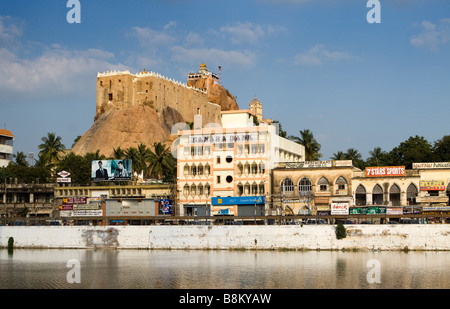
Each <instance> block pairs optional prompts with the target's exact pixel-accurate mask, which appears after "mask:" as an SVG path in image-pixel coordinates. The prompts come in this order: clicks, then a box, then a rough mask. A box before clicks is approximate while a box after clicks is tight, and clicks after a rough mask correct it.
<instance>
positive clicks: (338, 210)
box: [331, 202, 349, 215]
mask: <svg viewBox="0 0 450 309" xmlns="http://www.w3.org/2000/svg"><path fill="white" fill-rule="evenodd" d="M348 213H349V203H334V202H333V203H331V214H332V215H348Z"/></svg>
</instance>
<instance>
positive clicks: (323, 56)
mask: <svg viewBox="0 0 450 309" xmlns="http://www.w3.org/2000/svg"><path fill="white" fill-rule="evenodd" d="M353 58H354V57H353V56H352V55H350V54H349V53H347V52H339V51H329V50H326V49H325V47H324V46H323V45H322V44H316V45H314V46H313V47H311V48H310V49H309V50H307V51H306V52H303V53H298V54H296V55H295V58H294V63H295V64H296V65H304V66H319V65H323V64H324V63H328V62H338V61H343V60H350V59H353Z"/></svg>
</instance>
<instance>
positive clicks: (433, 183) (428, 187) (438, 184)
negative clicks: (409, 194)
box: [420, 180, 445, 191]
mask: <svg viewBox="0 0 450 309" xmlns="http://www.w3.org/2000/svg"><path fill="white" fill-rule="evenodd" d="M420 190H421V191H444V190H445V181H444V180H426V181H421V182H420Z"/></svg>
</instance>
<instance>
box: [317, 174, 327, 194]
mask: <svg viewBox="0 0 450 309" xmlns="http://www.w3.org/2000/svg"><path fill="white" fill-rule="evenodd" d="M317 184H318V185H319V190H320V191H328V190H329V186H330V183H329V182H328V179H326V178H325V177H322V178H320V179H319V181H318V182H317Z"/></svg>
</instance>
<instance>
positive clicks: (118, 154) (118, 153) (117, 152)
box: [113, 146, 125, 160]
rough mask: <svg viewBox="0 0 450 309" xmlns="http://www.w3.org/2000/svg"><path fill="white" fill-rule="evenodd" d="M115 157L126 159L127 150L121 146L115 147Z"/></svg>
mask: <svg viewBox="0 0 450 309" xmlns="http://www.w3.org/2000/svg"><path fill="white" fill-rule="evenodd" d="M113 159H117V160H122V159H125V151H124V150H123V149H122V148H120V146H119V147H117V148H113Z"/></svg>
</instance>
